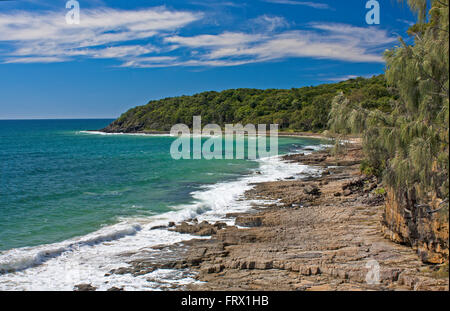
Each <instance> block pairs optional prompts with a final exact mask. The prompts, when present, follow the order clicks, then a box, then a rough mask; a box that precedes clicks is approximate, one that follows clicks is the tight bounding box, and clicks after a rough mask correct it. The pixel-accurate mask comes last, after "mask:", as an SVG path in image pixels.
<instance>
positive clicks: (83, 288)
mask: <svg viewBox="0 0 450 311" xmlns="http://www.w3.org/2000/svg"><path fill="white" fill-rule="evenodd" d="M95 290H97V287H94V286H92V285H91V284H77V285H75V287H74V291H76V292H93V291H95Z"/></svg>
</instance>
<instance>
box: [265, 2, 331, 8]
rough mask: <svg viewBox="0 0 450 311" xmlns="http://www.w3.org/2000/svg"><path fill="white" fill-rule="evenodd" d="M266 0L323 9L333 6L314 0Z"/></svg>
mask: <svg viewBox="0 0 450 311" xmlns="http://www.w3.org/2000/svg"><path fill="white" fill-rule="evenodd" d="M264 1H265V2H269V3H276V4H289V5H302V6H308V7H311V8H314V9H321V10H329V9H331V7H330V6H329V5H328V4H326V3H320V2H312V1H294V0H264Z"/></svg>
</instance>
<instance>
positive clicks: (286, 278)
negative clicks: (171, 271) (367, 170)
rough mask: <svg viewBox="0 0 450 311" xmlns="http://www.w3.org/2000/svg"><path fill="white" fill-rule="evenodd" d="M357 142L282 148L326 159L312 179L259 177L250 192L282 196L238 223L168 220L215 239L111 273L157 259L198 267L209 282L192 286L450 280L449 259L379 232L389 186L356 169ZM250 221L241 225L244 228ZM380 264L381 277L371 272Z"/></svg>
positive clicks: (316, 161) (392, 285)
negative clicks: (338, 148) (337, 148)
mask: <svg viewBox="0 0 450 311" xmlns="http://www.w3.org/2000/svg"><path fill="white" fill-rule="evenodd" d="M360 152H361V151H360V149H359V148H357V147H355V148H352V149H350V150H348V152H347V154H346V156H345V157H344V158H340V159H337V158H334V157H332V156H331V155H330V154H329V153H328V152H326V151H322V152H317V153H314V154H312V155H301V154H300V155H293V156H287V157H285V159H286V160H288V161H294V162H301V163H303V164H310V165H316V166H320V167H322V168H323V170H324V174H323V175H322V176H321V177H319V178H311V179H308V180H303V181H301V180H295V179H294V180H284V181H275V182H267V183H260V184H256V185H255V187H254V189H252V190H250V191H248V192H247V193H246V196H247V197H248V198H249V199H255V198H258V199H270V200H277V204H272V205H269V206H256V207H255V210H254V211H252V212H250V213H244V214H230V215H228V216H229V217H230V218H233V219H235V223H236V226H227V225H226V224H224V223H216V224H210V223H207V222H202V223H198V222H196V220H191V221H190V222H184V223H181V224H178V225H175V224H171V225H170V230H174V231H178V232H185V233H190V234H194V235H199V236H205V235H211V239H206V240H205V239H193V240H190V241H185V242H183V243H178V244H175V245H161V246H157V247H154V248H153V250H155V249H157V250H158V256H157V258H156V257H155V255H154V253H152V254H153V255H152V256H150V257H149V258H148V259H140V260H135V261H133V262H130V266H128V267H126V268H123V269H119V270H118V271H111V273H132V274H136V275H142V274H146V273H149V272H151V271H154V270H155V269H158V268H176V269H185V271H190V272H192V271H194V272H196V273H197V274H196V278H197V279H198V280H200V281H204V282H205V283H201V284H191V285H188V286H183V287H176V288H175V289H189V290H448V289H449V286H448V262H447V263H444V264H443V265H442V264H438V265H426V264H424V263H423V262H422V261H421V260H420V258H419V257H418V256H417V254H416V252H415V251H414V250H413V249H412V248H410V247H408V246H405V245H400V244H396V243H393V242H392V241H390V240H388V239H385V238H384V237H383V231H382V221H381V220H382V213H383V210H384V208H383V206H384V200H385V198H384V196H383V195H381V194H377V193H380V191H377V189H378V187H379V185H378V183H377V181H376V180H375V179H372V178H368V177H365V176H362V175H360V173H359V165H358V164H359V160H360V157H361V155H360ZM242 227H245V228H242ZM374 263H376V264H378V265H379V268H380V273H379V280H378V281H379V282H376V281H377V280H376V279H373V278H371V279H369V281H370V280H372V281H375V283H377V284H371V283H373V282H369V283H368V282H367V278H368V277H370V274H368V272H369V269H373V267H374Z"/></svg>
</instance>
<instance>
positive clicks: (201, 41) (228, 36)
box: [164, 32, 264, 48]
mask: <svg viewBox="0 0 450 311" xmlns="http://www.w3.org/2000/svg"><path fill="white" fill-rule="evenodd" d="M262 38H264V36H263V35H259V34H257V35H252V34H245V33H240V32H224V33H221V34H218V35H198V36H193V37H180V36H173V37H167V38H165V39H164V41H165V42H169V43H177V44H179V45H184V46H189V47H194V48H197V47H223V46H241V45H245V44H247V43H251V42H256V41H260V40H261V39H262Z"/></svg>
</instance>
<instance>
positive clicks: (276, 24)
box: [249, 14, 289, 32]
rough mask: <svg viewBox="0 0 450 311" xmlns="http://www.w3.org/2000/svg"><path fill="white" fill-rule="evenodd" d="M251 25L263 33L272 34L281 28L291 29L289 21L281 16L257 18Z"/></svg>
mask: <svg viewBox="0 0 450 311" xmlns="http://www.w3.org/2000/svg"><path fill="white" fill-rule="evenodd" d="M249 22H250V24H251V26H252V27H253V28H256V29H258V28H259V29H261V30H263V31H269V32H272V31H274V30H277V29H280V28H286V27H289V23H288V21H286V19H285V18H284V17H281V16H269V15H266V14H264V15H261V16H258V17H257V18H254V19H251V20H250V21H249Z"/></svg>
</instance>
